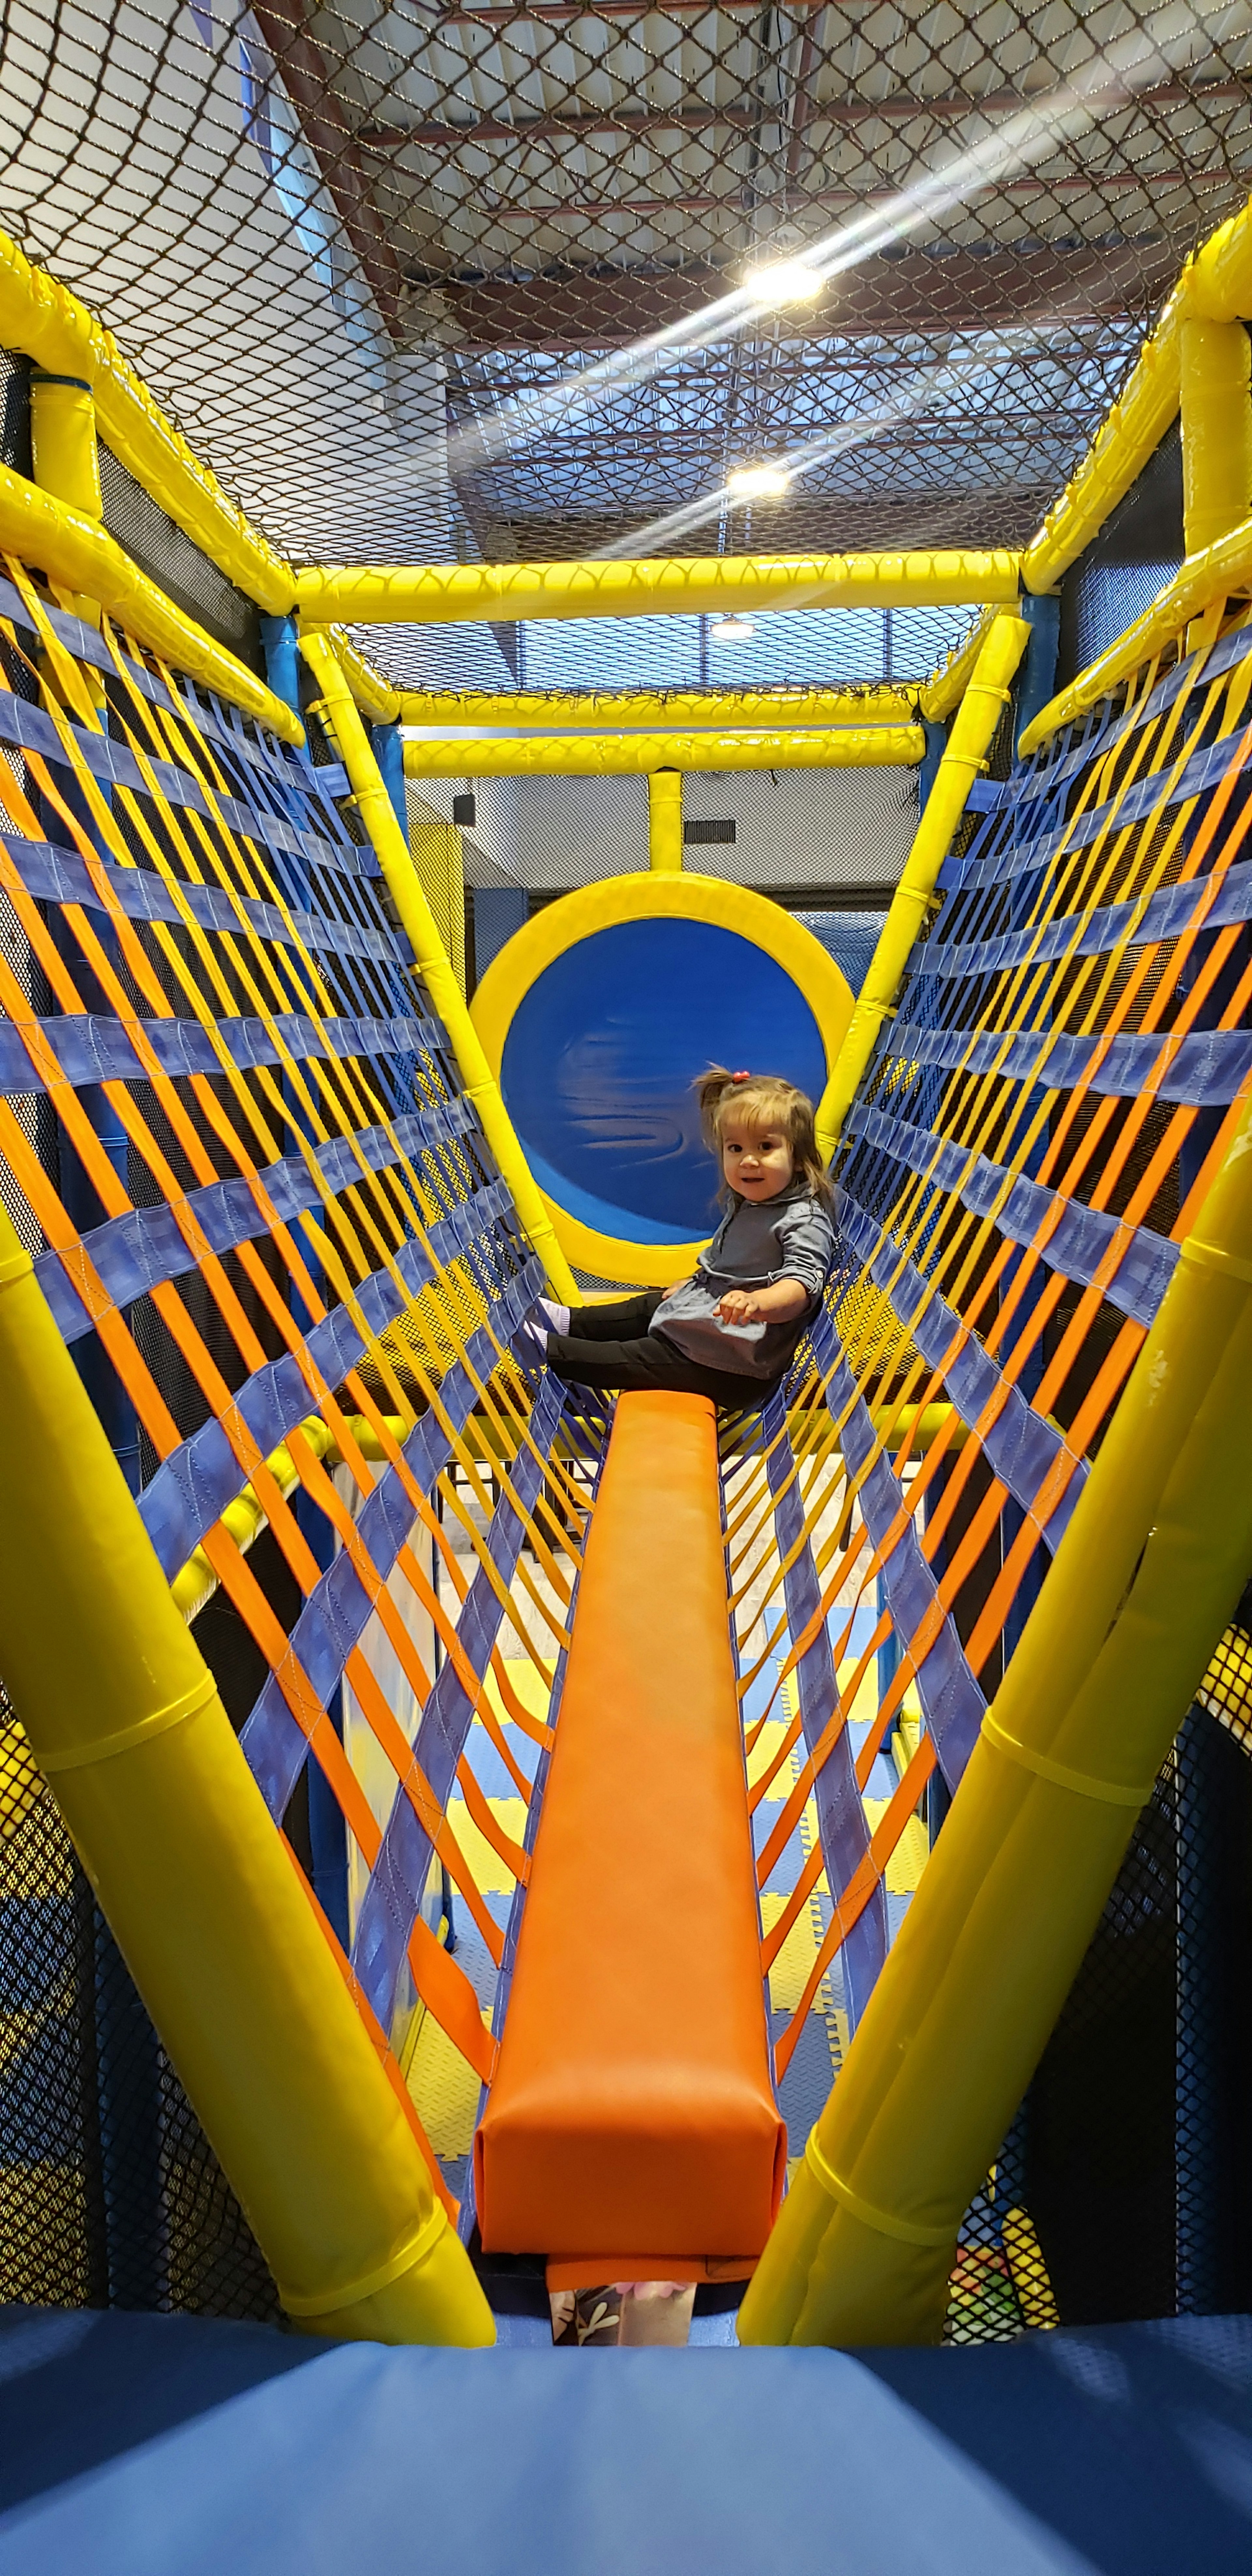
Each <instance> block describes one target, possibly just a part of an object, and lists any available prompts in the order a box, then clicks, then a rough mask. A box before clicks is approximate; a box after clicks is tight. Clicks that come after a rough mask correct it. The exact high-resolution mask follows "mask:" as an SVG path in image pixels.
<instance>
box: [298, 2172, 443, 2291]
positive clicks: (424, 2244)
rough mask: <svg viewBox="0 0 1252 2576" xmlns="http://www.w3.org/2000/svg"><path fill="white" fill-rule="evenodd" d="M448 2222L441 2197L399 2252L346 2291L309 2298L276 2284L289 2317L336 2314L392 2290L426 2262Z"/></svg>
mask: <svg viewBox="0 0 1252 2576" xmlns="http://www.w3.org/2000/svg"><path fill="white" fill-rule="evenodd" d="M447 2224H448V2221H447V2218H446V2216H445V2214H444V2209H443V2204H442V2202H441V2201H438V2200H437V2201H436V2202H435V2205H434V2208H433V2209H432V2210H431V2213H430V2216H429V2218H424V2219H423V2221H422V2224H421V2226H420V2227H419V2228H418V2230H417V2232H416V2234H415V2235H413V2236H406V2238H405V2240H404V2243H403V2245H402V2246H401V2248H400V2251H399V2253H398V2254H392V2255H390V2256H389V2257H388V2260H387V2261H386V2262H385V2263H380V2264H379V2265H378V2266H377V2269H376V2270H375V2271H373V2272H365V2273H363V2274H362V2276H361V2279H360V2280H359V2281H350V2282H349V2284H348V2287H347V2288H346V2289H345V2290H317V2291H315V2292H314V2294H313V2296H312V2298H306V2297H305V2296H304V2295H303V2293H301V2294H300V2295H299V2296H297V2294H296V2292H295V2291H294V2290H284V2288H283V2286H282V2283H281V2281H280V2282H279V2283H278V2284H277V2285H276V2286H277V2289H278V2295H279V2298H280V2300H281V2301H282V2304H283V2306H284V2308H285V2309H286V2311H287V2314H288V2316H289V2317H333V2316H334V2315H335V2314H336V2312H337V2311H338V2310H339V2309H340V2308H351V2307H355V2305H356V2302H357V2300H358V2299H372V2298H373V2297H374V2295H375V2293H376V2292H377V2291H379V2290H386V2289H389V2288H390V2286H391V2284H392V2282H393V2281H398V2280H399V2279H400V2277H401V2274H402V2273H404V2272H411V2271H412V2270H413V2268H414V2266H415V2265H416V2264H418V2263H421V2262H422V2261H424V2259H425V2257H426V2255H427V2254H429V2252H430V2250H431V2247H432V2245H433V2244H434V2243H435V2240H436V2238H437V2237H438V2236H441V2235H442V2233H443V2230H444V2228H445V2227H446V2226H447Z"/></svg>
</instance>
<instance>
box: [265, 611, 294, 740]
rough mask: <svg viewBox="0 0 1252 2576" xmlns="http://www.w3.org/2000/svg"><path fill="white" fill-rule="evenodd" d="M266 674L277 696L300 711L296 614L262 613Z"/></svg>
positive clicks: (292, 708) (285, 704)
mask: <svg viewBox="0 0 1252 2576" xmlns="http://www.w3.org/2000/svg"><path fill="white" fill-rule="evenodd" d="M261 650H262V652H263V653H264V655H265V676H266V679H267V680H268V682H269V684H270V687H271V689H272V690H273V692H274V695H275V697H276V698H281V699H282V702H283V705H284V706H285V707H290V709H291V712H292V714H293V715H296V716H298V715H299V714H300V637H299V632H298V629H297V626H296V621H295V619H294V617H262V619H261Z"/></svg>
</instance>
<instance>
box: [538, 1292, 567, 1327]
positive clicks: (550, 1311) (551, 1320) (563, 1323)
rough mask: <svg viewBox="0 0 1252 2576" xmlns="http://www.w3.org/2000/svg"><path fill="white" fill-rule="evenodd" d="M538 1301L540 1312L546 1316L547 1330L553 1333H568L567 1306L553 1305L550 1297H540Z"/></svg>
mask: <svg viewBox="0 0 1252 2576" xmlns="http://www.w3.org/2000/svg"><path fill="white" fill-rule="evenodd" d="M538 1303H539V1308H540V1312H541V1313H542V1314H545V1315H546V1316H547V1318H548V1329H549V1331H550V1332H553V1333H568V1331H569V1308H568V1306H554V1305H553V1303H552V1300H551V1298H550V1297H541V1298H540V1299H539V1301H538Z"/></svg>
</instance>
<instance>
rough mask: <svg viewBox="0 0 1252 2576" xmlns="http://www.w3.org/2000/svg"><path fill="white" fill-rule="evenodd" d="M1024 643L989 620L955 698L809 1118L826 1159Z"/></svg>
mask: <svg viewBox="0 0 1252 2576" xmlns="http://www.w3.org/2000/svg"><path fill="white" fill-rule="evenodd" d="M1029 638H1030V628H1029V626H1028V625H1027V623H1026V621H1025V619H1024V618H1021V617H997V619H996V620H995V623H994V625H993V626H992V627H990V628H989V630H988V632H987V634H986V636H985V638H984V640H983V643H982V646H981V649H980V651H979V655H978V659H977V662H976V664H975V666H974V674H973V678H972V679H971V680H970V682H969V684H968V687H967V688H966V691H965V695H964V697H963V698H962V700H961V705H960V710H959V712H958V714H957V716H956V719H955V721H954V723H953V727H952V736H951V740H950V741H949V743H948V747H947V750H946V751H945V752H944V755H943V758H942V760H941V761H940V763H939V768H938V771H937V773H936V777H935V783H934V786H933V787H932V788H931V791H930V795H929V797H928V799H927V802H926V810H925V813H924V814H923V815H922V817H921V820H920V822H919V823H918V826H917V830H916V833H915V834H914V837H913V846H912V849H911V850H910V852H909V855H908V858H907V860H906V862H905V867H904V873H903V875H902V877H901V879H900V882H899V884H898V886H897V887H896V890H895V893H894V894H893V896H892V898H891V904H890V907H889V910H888V913H887V918H886V921H885V922H884V924H883V927H882V930H881V931H880V933H879V936H878V944H877V947H876V948H875V950H874V954H873V956H872V958H871V960H870V964H869V971H868V973H867V975H866V977H865V981H864V983H863V985H862V986H861V991H860V996H859V998H858V1001H857V1004H856V1008H855V1010H854V1011H853V1014H852V1018H851V1020H850V1021H849V1024H848V1033H847V1036H846V1037H845V1039H844V1041H843V1044H842V1046H841V1047H840V1049H839V1053H838V1055H837V1057H836V1059H835V1063H834V1068H833V1070H832V1072H831V1076H830V1080H829V1082H828V1083H827V1085H826V1089H825V1091H824V1092H823V1094H822V1098H821V1102H820V1104H819V1107H818V1113H817V1142H818V1146H819V1148H820V1151H821V1153H822V1155H823V1156H824V1158H825V1159H826V1160H829V1158H830V1156H831V1155H832V1154H833V1152H834V1150H835V1147H836V1145H837V1144H838V1142H839V1138H840V1135H841V1133H842V1129H843V1122H844V1119H845V1118H846V1117H847V1114H848V1111H849V1109H850V1108H851V1106H852V1102H853V1099H854V1098H855V1095H856V1091H857V1087H858V1085H859V1083H860V1080H861V1077H862V1075H863V1073H864V1071H865V1068H866V1066H867V1064H868V1063H869V1060H870V1057H871V1055H872V1053H873V1051H874V1042H875V1039H876V1038H877V1036H878V1032H879V1029H880V1028H881V1026H882V1023H883V1021H884V1020H885V1019H888V1018H890V1015H891V1012H892V1010H893V1009H894V1007H895V998H896V994H897V993H898V992H899V989H900V984H901V980H902V978H903V975H904V970H905V967H906V965H907V964H908V960H909V954H910V951H911V949H912V946H913V942H914V940H915V939H916V938H917V935H918V932H919V931H920V929H921V927H922V924H923V922H924V921H925V918H926V912H927V908H928V906H929V903H930V899H931V896H932V895H933V893H934V890H935V886H936V883H937V881H938V876H939V870H940V868H941V867H942V865H943V862H944V860H945V858H946V857H947V855H948V851H949V849H950V848H951V845H952V836H953V833H954V832H955V830H956V827H957V824H958V823H959V822H960V819H961V816H962V815H963V813H964V811H965V806H966V802H967V799H968V796H969V791H970V788H971V786H972V784H973V781H974V779H975V778H976V777H977V775H978V772H979V770H980V769H981V768H982V767H983V764H984V760H985V758H986V754H987V751H988V748H989V746H990V743H991V739H992V736H993V734H994V733H995V729H996V726H997V725H998V723H999V721H1000V718H1001V716H1002V714H1003V712H1004V709H1005V706H1006V705H1007V703H1008V695H1009V683H1010V681H1011V680H1012V678H1013V674H1014V672H1015V671H1016V669H1017V665H1018V663H1019V662H1020V660H1021V658H1022V655H1023V653H1024V652H1025V649H1026V645H1027V643H1028V641H1029Z"/></svg>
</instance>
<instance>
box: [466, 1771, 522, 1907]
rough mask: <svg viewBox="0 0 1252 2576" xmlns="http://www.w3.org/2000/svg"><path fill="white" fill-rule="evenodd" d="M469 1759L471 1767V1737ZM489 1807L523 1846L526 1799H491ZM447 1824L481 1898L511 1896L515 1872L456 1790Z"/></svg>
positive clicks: (507, 1832)
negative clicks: (496, 1849) (489, 1840)
mask: <svg viewBox="0 0 1252 2576" xmlns="http://www.w3.org/2000/svg"><path fill="white" fill-rule="evenodd" d="M469 1758H470V1762H471V1764H472V1763H473V1759H474V1740H473V1737H472V1736H471V1738H470V1744H469ZM487 1804H488V1806H489V1807H490V1809H491V1812H492V1815H493V1816H495V1817H496V1818H497V1820H498V1822H499V1823H500V1824H501V1825H503V1827H504V1830H505V1832H506V1834H510V1835H511V1836H512V1838H513V1841H514V1842H515V1843H520V1841H521V1839H522V1836H523V1834H524V1833H525V1831H526V1802H525V1800H524V1799H522V1798H489V1799H488V1800H487ZM448 1823H449V1824H450V1825H451V1827H452V1831H453V1833H454V1834H455V1835H456V1838H457V1841H458V1843H459V1844H460V1846H461V1849H462V1851H463V1852H464V1854H465V1859H466V1863H467V1865H468V1867H469V1870H470V1872H471V1874H472V1876H473V1880H474V1884H475V1886H476V1887H477V1889H478V1892H479V1894H480V1896H511V1895H512V1893H513V1889H514V1885H515V1883H516V1882H515V1880H514V1877H513V1872H512V1870H511V1869H508V1868H506V1866H505V1864H504V1862H503V1861H502V1860H501V1859H500V1858H499V1857H498V1855H497V1854H496V1853H495V1852H493V1850H492V1848H491V1845H490V1843H489V1842H488V1840H487V1837H486V1835H485V1834H482V1833H480V1832H479V1830H478V1827H477V1825H476V1824H475V1822H474V1819H473V1817H472V1816H471V1814H470V1811H469V1808H468V1807H467V1806H466V1804H465V1800H464V1798H462V1797H461V1796H460V1795H459V1794H458V1793H457V1792H456V1791H455V1790H454V1791H453V1794H452V1796H451V1797H450V1798H449V1800H448Z"/></svg>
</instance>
